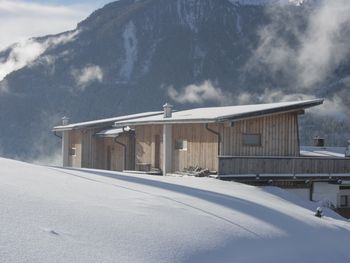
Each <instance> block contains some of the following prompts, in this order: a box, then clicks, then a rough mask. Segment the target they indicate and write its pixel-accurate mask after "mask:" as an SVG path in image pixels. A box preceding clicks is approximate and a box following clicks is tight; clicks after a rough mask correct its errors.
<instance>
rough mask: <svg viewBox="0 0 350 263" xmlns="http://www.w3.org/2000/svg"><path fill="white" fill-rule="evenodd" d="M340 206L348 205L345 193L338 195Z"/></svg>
mask: <svg viewBox="0 0 350 263" xmlns="http://www.w3.org/2000/svg"><path fill="white" fill-rule="evenodd" d="M340 206H341V207H347V206H348V196H347V195H341V196H340Z"/></svg>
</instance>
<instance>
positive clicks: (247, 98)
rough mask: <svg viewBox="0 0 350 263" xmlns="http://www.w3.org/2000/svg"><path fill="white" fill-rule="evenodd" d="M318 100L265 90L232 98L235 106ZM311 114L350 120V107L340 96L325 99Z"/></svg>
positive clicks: (305, 95) (312, 96)
mask: <svg viewBox="0 0 350 263" xmlns="http://www.w3.org/2000/svg"><path fill="white" fill-rule="evenodd" d="M312 99H316V96H314V95H310V94H303V93H294V94H285V93H284V92H283V91H280V90H279V91H275V90H273V91H272V90H269V89H265V90H264V92H263V93H259V94H258V93H248V92H243V93H240V94H239V95H238V96H235V97H233V98H232V102H233V103H234V104H235V105H244V104H255V103H258V104H259V103H274V102H284V101H299V100H312ZM309 111H310V114H311V115H313V116H316V117H329V118H333V119H335V120H340V121H344V120H348V121H350V117H349V116H348V114H347V112H348V107H347V106H346V105H345V103H344V101H343V99H342V98H341V97H339V96H338V95H334V96H332V97H330V98H325V99H324V102H323V104H322V105H319V106H317V107H312V108H310V109H309Z"/></svg>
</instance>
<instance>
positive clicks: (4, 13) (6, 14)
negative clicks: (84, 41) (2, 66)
mask: <svg viewBox="0 0 350 263" xmlns="http://www.w3.org/2000/svg"><path fill="white" fill-rule="evenodd" d="M112 1H113V0H0V25H1V27H0V50H2V49H4V48H6V47H7V46H9V45H11V44H14V43H17V42H21V41H24V40H26V39H28V38H30V37H38V36H44V35H48V34H57V33H61V32H64V31H68V30H71V29H74V28H75V27H76V25H77V23H78V22H80V21H81V20H83V19H84V18H86V17H87V16H88V15H89V14H90V13H91V12H93V11H94V10H96V9H98V8H101V7H103V6H104V5H105V4H106V3H108V2H112Z"/></svg>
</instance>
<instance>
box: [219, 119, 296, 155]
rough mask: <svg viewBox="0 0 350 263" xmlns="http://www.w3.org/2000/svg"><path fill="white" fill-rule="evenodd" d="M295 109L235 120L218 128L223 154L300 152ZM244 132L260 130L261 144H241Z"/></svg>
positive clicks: (292, 153)
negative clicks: (230, 124)
mask: <svg viewBox="0 0 350 263" xmlns="http://www.w3.org/2000/svg"><path fill="white" fill-rule="evenodd" d="M297 122H298V115H297V113H285V114H278V115H277V114H276V115H271V116H266V117H260V118H256V119H248V120H242V121H237V122H234V124H233V127H225V125H223V126H222V128H221V134H222V149H221V155H224V156H299V145H298V124H297ZM244 133H258V134H261V146H246V145H243V138H242V135H243V134H244Z"/></svg>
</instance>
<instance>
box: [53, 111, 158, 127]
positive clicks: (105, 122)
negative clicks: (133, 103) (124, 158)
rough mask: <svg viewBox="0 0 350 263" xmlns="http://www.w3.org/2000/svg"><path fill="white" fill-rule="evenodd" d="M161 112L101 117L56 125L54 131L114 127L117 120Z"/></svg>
mask: <svg viewBox="0 0 350 263" xmlns="http://www.w3.org/2000/svg"><path fill="white" fill-rule="evenodd" d="M160 114H163V111H153V112H144V113H138V114H132V115H126V116H119V117H113V118H108V119H99V120H94V121H87V122H78V123H71V124H68V125H59V126H55V127H53V129H52V131H54V132H61V131H71V130H78V129H95V128H103V127H106V128H108V127H112V126H113V124H114V123H115V122H116V121H124V120H133V119H136V118H140V117H149V116H155V115H160Z"/></svg>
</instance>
